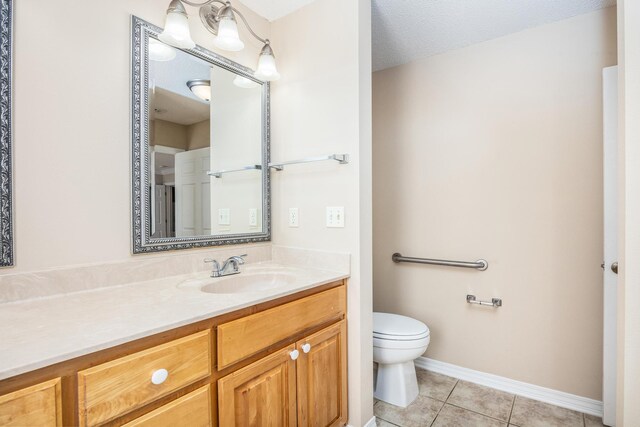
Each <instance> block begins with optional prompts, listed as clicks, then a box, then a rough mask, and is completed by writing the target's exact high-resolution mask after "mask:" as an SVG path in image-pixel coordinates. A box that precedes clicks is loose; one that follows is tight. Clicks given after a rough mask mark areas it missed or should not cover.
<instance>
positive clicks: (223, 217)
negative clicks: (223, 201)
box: [218, 208, 231, 225]
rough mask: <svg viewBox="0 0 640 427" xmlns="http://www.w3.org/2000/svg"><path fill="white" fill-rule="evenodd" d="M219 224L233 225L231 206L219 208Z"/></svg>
mask: <svg viewBox="0 0 640 427" xmlns="http://www.w3.org/2000/svg"><path fill="white" fill-rule="evenodd" d="M218 225H231V215H230V214H229V208H222V209H218Z"/></svg>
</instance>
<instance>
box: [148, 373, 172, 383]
mask: <svg viewBox="0 0 640 427" xmlns="http://www.w3.org/2000/svg"><path fill="white" fill-rule="evenodd" d="M168 376H169V371H167V370H166V369H158V370H157V371H153V374H151V382H152V383H154V384H156V385H158V384H162V383H163V382H165V381H166V380H167V377H168Z"/></svg>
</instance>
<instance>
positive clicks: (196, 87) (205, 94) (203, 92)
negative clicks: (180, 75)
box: [187, 82, 211, 102]
mask: <svg viewBox="0 0 640 427" xmlns="http://www.w3.org/2000/svg"><path fill="white" fill-rule="evenodd" d="M189 83H190V82H189ZM189 83H187V85H189ZM189 89H191V92H193V94H194V95H195V96H197V97H198V98H200V99H202V100H203V101H207V102H209V101H211V84H210V83H209V84H205V83H204V82H203V83H200V84H192V85H190V86H189Z"/></svg>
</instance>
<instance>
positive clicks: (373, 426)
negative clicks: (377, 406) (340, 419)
mask: <svg viewBox="0 0 640 427" xmlns="http://www.w3.org/2000/svg"><path fill="white" fill-rule="evenodd" d="M346 427H353V426H352V425H351V424H347V425H346ZM362 427H376V417H373V418H371V419H370V420H369V421H367V422H366V423H364V426H362Z"/></svg>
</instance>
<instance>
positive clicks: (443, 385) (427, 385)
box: [416, 369, 458, 402]
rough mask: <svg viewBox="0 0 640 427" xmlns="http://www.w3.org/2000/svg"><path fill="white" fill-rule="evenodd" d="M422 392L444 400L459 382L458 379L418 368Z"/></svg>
mask: <svg viewBox="0 0 640 427" xmlns="http://www.w3.org/2000/svg"><path fill="white" fill-rule="evenodd" d="M416 374H417V376H418V387H419V388H420V394H421V395H423V396H427V397H430V398H432V399H436V400H440V401H442V402H444V401H445V400H447V398H448V397H449V395H450V394H451V390H453V387H455V385H456V383H457V382H458V380H457V379H455V378H451V377H448V376H446V375H442V374H437V373H435V372H431V371H426V370H424V369H416Z"/></svg>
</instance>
